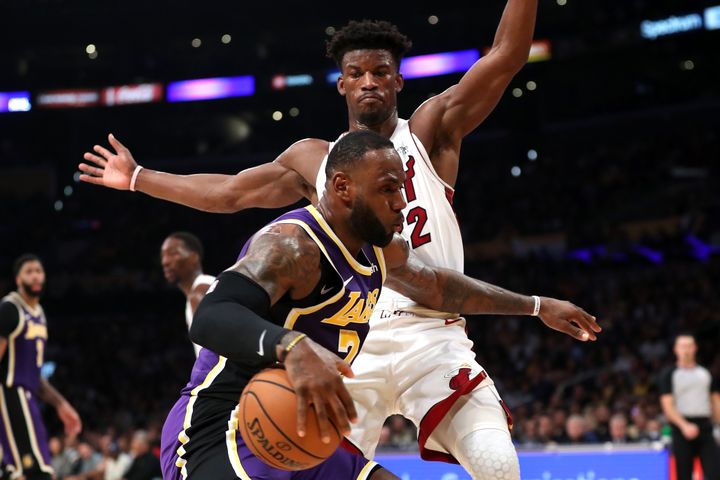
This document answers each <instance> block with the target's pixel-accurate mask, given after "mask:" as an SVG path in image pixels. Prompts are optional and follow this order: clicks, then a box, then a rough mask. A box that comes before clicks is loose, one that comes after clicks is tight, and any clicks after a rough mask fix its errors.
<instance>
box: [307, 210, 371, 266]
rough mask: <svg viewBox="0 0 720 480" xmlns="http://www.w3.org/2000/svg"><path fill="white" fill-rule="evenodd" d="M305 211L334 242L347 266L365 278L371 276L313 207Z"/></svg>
mask: <svg viewBox="0 0 720 480" xmlns="http://www.w3.org/2000/svg"><path fill="white" fill-rule="evenodd" d="M305 209H306V210H307V211H308V212H310V213H311V214H312V216H313V217H315V220H317V222H318V225H320V227H321V228H322V229H323V230H325V233H327V234H328V237H330V239H331V240H332V241H333V242H335V245H337V246H338V248H339V249H340V252H342V254H343V256H344V257H345V260H347V262H348V264H350V266H351V267H352V268H353V270H355V271H356V272H358V273H361V274H363V275H365V276H368V277H369V276H370V275H372V273H373V271H372V268H371V267H366V266H365V265H363V264H361V263H360V262H358V261H357V259H356V258H354V257H353V256H352V255H350V252H348V249H347V248H345V245H344V244H343V243H342V241H340V239H339V238H338V237H337V235H335V232H333V231H332V228H330V225H328V224H327V222H326V221H325V219H324V218H323V216H322V215H320V212H318V210H317V208H315V207H313V206H312V205H308V206H307V207H305Z"/></svg>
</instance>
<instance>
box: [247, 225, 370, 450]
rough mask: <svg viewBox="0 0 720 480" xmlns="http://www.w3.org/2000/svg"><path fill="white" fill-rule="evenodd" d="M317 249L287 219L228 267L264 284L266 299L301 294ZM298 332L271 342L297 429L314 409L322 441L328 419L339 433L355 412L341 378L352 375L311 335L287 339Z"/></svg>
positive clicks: (309, 282)
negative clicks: (291, 396) (291, 392)
mask: <svg viewBox="0 0 720 480" xmlns="http://www.w3.org/2000/svg"><path fill="white" fill-rule="evenodd" d="M320 255H322V254H321V253H320V249H319V248H318V246H317V244H316V243H315V242H314V241H313V240H312V239H310V237H308V235H307V234H306V233H305V231H304V230H303V229H302V228H300V227H298V226H296V225H291V224H275V225H271V226H270V227H268V228H266V229H265V230H262V231H261V232H260V233H259V234H258V235H257V236H256V238H255V240H253V242H252V244H251V246H250V248H249V249H248V252H247V255H246V256H245V257H243V259H242V260H240V261H239V262H238V263H237V264H236V265H235V266H234V267H233V270H234V271H236V272H238V273H240V274H243V275H245V276H247V277H248V278H251V279H253V280H254V281H255V282H257V284H258V285H260V286H261V287H263V288H264V289H265V290H266V291H267V293H268V295H269V297H270V299H271V303H272V304H274V303H276V302H277V301H278V300H279V299H280V298H282V297H283V296H285V295H289V296H290V298H295V299H299V298H304V297H306V296H307V295H309V294H310V293H311V292H312V291H313V290H314V289H315V287H316V286H317V283H318V282H319V281H320V275H321V271H320ZM298 336H299V333H298V332H296V331H288V332H287V333H285V334H284V335H283V336H282V338H281V339H280V341H279V342H278V344H277V345H276V347H275V348H276V355H277V358H278V360H281V361H282V362H283V363H284V365H285V369H286V370H287V372H288V377H289V379H290V382H291V383H292V384H293V387H294V388H295V392H296V394H297V396H298V426H297V428H298V433H299V434H300V435H301V436H302V435H304V434H305V429H306V419H307V410H308V409H309V408H314V409H315V412H316V414H317V417H318V425H319V429H320V434H321V436H322V438H323V441H325V442H328V441H329V440H330V436H329V432H330V429H331V428H332V427H331V425H330V423H329V419H332V421H333V423H334V424H335V425H336V426H337V427H338V428H339V429H340V431H341V432H342V433H343V434H348V433H350V422H351V421H355V419H356V418H357V413H356V411H355V406H354V404H353V401H352V398H351V397H350V394H349V393H348V391H347V389H346V388H345V386H344V385H343V382H342V377H341V376H340V375H338V372H339V373H341V374H343V375H344V376H347V377H351V376H352V375H353V372H352V370H351V369H350V365H348V364H347V363H346V362H344V361H343V360H341V359H340V357H338V356H337V355H336V354H334V353H332V352H330V351H329V350H327V349H325V348H323V347H322V346H320V345H318V344H317V343H315V342H314V341H312V340H311V339H310V338H303V339H301V340H300V341H298V342H297V343H295V344H294V345H293V347H292V349H291V350H290V351H289V352H288V351H287V350H286V349H287V348H288V345H290V344H291V342H293V341H296V340H297V338H298Z"/></svg>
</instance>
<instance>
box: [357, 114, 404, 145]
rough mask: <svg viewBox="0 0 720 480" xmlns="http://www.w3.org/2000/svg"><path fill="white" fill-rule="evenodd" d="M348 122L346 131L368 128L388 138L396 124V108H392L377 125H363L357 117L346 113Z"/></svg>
mask: <svg viewBox="0 0 720 480" xmlns="http://www.w3.org/2000/svg"><path fill="white" fill-rule="evenodd" d="M348 123H349V128H348V131H350V132H355V131H357V130H370V131H373V132H375V133H378V134H380V135H382V136H383V137H385V138H390V137H391V136H392V134H393V132H394V131H395V128H396V127H397V124H398V114H397V109H396V110H394V111H393V113H392V114H391V115H390V116H389V117H388V118H386V119H385V120H384V121H382V122H380V123H378V124H377V125H365V124H364V123H361V122H360V120H359V119H358V118H357V117H353V116H352V114H348Z"/></svg>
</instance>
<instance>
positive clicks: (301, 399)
mask: <svg viewBox="0 0 720 480" xmlns="http://www.w3.org/2000/svg"><path fill="white" fill-rule="evenodd" d="M295 394H296V395H297V432H298V436H300V437H304V436H305V432H306V425H307V407H308V399H307V395H305V394H304V393H302V392H301V389H296V390H295Z"/></svg>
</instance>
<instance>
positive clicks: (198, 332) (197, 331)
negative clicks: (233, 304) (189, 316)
mask: <svg viewBox="0 0 720 480" xmlns="http://www.w3.org/2000/svg"><path fill="white" fill-rule="evenodd" d="M208 323H209V319H208V317H207V315H205V312H204V310H203V311H202V312H201V311H200V309H199V308H198V310H197V312H196V313H195V316H194V317H193V321H192V323H191V324H190V332H189V335H190V341H191V342H193V343H196V344H198V345H200V346H202V347H207V340H208V338H209V332H210V331H211V330H212V327H211V326H210V325H208Z"/></svg>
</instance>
